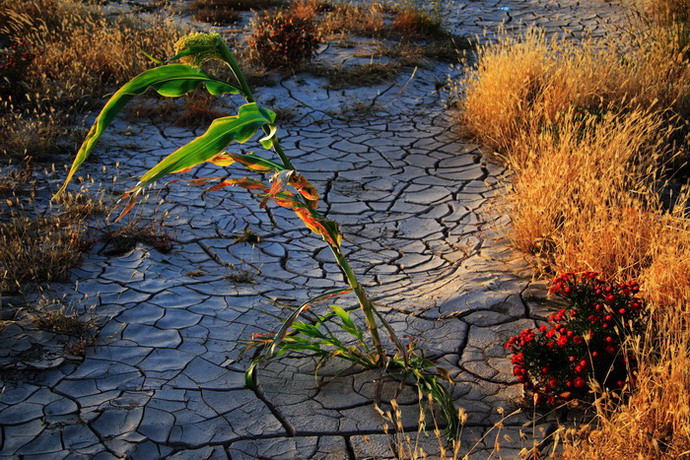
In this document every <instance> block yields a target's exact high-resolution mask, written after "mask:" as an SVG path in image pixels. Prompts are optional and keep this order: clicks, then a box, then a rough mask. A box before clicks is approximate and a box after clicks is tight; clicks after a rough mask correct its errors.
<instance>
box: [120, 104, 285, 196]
mask: <svg viewBox="0 0 690 460" xmlns="http://www.w3.org/2000/svg"><path fill="white" fill-rule="evenodd" d="M274 119H275V113H273V112H271V111H270V110H265V109H261V108H259V107H258V106H257V105H256V104H255V103H253V102H252V103H249V104H245V105H243V106H242V107H240V109H239V113H238V114H237V115H233V116H230V117H223V118H217V119H216V120H214V121H213V122H212V123H211V126H209V128H208V130H207V131H206V132H205V133H204V134H203V135H201V136H199V137H197V138H196V139H194V140H193V141H191V142H190V143H189V144H187V145H185V146H184V147H181V148H179V149H177V150H176V151H175V152H173V153H171V154H170V155H168V156H167V157H165V158H164V159H163V160H162V161H161V162H160V163H158V164H157V165H156V166H154V167H153V168H151V169H150V170H149V171H148V172H146V174H144V175H143V176H142V177H141V179H140V180H139V183H138V184H137V185H136V186H135V187H134V188H132V189H131V190H130V191H129V193H136V192H138V191H140V190H141V189H142V188H144V187H146V186H147V185H148V184H150V183H151V182H154V181H156V180H158V179H160V178H161V177H163V176H167V175H168V174H172V173H175V172H180V171H184V170H187V169H190V168H193V167H194V166H197V165H198V164H201V163H204V162H206V161H208V160H210V159H211V158H213V157H214V156H216V155H217V154H218V153H219V152H221V151H222V150H223V149H225V147H227V146H228V144H230V143H231V142H233V141H234V142H239V143H243V142H246V141H248V140H249V139H251V137H252V136H254V134H256V131H257V129H259V128H260V127H261V126H263V125H267V124H270V123H272V122H273V120H274Z"/></svg>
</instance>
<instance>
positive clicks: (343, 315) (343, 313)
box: [331, 305, 357, 329]
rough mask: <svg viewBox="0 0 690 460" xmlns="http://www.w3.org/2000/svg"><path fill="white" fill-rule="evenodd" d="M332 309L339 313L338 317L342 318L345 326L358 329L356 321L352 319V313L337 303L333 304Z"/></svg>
mask: <svg viewBox="0 0 690 460" xmlns="http://www.w3.org/2000/svg"><path fill="white" fill-rule="evenodd" d="M331 310H333V312H334V313H335V314H336V315H338V318H340V321H342V322H343V325H344V326H345V327H347V328H348V329H357V325H356V324H355V322H354V321H352V319H350V314H349V313H348V312H346V311H345V310H343V309H342V308H340V307H339V306H337V305H331Z"/></svg>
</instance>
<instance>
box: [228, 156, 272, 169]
mask: <svg viewBox="0 0 690 460" xmlns="http://www.w3.org/2000/svg"><path fill="white" fill-rule="evenodd" d="M227 155H228V156H229V157H230V158H232V159H233V160H234V161H236V162H237V163H239V164H241V165H242V166H244V167H245V168H247V169H249V170H250V171H258V172H269V171H282V170H284V169H285V168H284V167H283V166H281V165H279V164H278V163H274V162H273V161H271V160H267V159H266V158H263V157H260V156H258V155H254V154H241V153H228V154H227Z"/></svg>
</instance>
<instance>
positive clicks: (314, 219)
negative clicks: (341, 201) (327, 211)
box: [295, 207, 343, 247]
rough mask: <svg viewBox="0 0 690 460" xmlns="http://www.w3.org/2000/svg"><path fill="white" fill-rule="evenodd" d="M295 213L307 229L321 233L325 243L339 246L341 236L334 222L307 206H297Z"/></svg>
mask: <svg viewBox="0 0 690 460" xmlns="http://www.w3.org/2000/svg"><path fill="white" fill-rule="evenodd" d="M295 213H296V214H297V217H299V218H300V219H302V222H303V223H304V225H305V226H306V227H307V228H308V229H309V230H311V231H312V232H314V233H316V234H317V235H321V237H323V239H324V241H326V243H328V244H329V245H331V246H333V247H338V246H340V244H341V243H342V240H343V236H342V235H341V234H340V231H339V230H338V225H337V224H336V223H335V222H333V221H332V220H328V219H326V218H325V217H323V216H321V215H319V214H317V213H316V212H315V211H313V210H311V209H309V208H307V207H302V208H297V209H295Z"/></svg>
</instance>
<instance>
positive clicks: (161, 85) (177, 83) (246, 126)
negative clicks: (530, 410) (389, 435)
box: [56, 33, 458, 434]
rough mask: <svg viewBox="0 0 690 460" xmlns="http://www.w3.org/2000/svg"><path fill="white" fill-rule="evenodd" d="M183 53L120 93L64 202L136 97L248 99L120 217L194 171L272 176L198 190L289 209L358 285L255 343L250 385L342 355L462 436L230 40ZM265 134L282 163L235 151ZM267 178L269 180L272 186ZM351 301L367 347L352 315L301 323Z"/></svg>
mask: <svg viewBox="0 0 690 460" xmlns="http://www.w3.org/2000/svg"><path fill="white" fill-rule="evenodd" d="M176 52H177V54H176V55H175V56H174V57H172V58H170V59H168V60H167V61H165V62H160V61H156V62H157V63H159V64H161V65H160V66H158V67H156V68H153V69H151V70H147V71H145V72H143V73H141V74H140V75H138V76H137V77H135V78H134V79H132V80H131V81H130V82H128V83H126V84H125V85H124V86H123V87H122V88H120V89H119V90H118V91H117V92H115V94H113V96H112V97H111V98H110V99H109V100H108V102H107V103H106V105H105V107H104V108H103V109H102V110H101V112H100V114H99V115H98V117H97V118H96V121H95V123H94V125H93V126H92V127H91V129H90V131H89V133H88V134H87V136H86V139H85V140H84V142H83V144H82V146H81V148H80V149H79V151H78V152H77V155H76V158H75V159H74V162H73V164H72V167H71V168H70V170H69V173H68V175H67V178H66V180H65V183H64V184H63V186H62V187H61V188H60V189H59V190H58V192H57V193H56V196H58V195H60V194H61V193H63V192H64V190H65V188H66V187H67V185H68V183H69V182H70V180H71V179H72V177H73V176H74V174H75V172H76V171H77V169H78V168H79V167H80V166H81V164H82V163H83V162H84V161H85V160H86V159H87V157H88V156H89V154H90V153H91V151H92V150H93V148H94V146H95V145H96V143H97V141H98V140H99V138H100V137H101V135H102V134H103V132H104V130H105V129H106V128H107V127H108V125H109V124H110V123H111V122H112V120H113V119H114V118H115V116H116V115H117V113H118V112H119V111H120V110H121V109H122V108H123V107H124V106H125V104H126V103H127V102H129V101H130V100H131V99H132V98H133V97H135V96H137V95H139V94H142V93H144V92H146V91H147V90H149V89H153V90H155V91H156V92H158V93H159V94H160V95H163V96H167V97H180V96H184V95H185V94H186V93H188V92H190V91H193V90H196V89H197V88H201V87H205V89H206V90H207V91H208V92H209V93H210V94H212V95H222V94H234V95H239V96H240V97H241V98H243V99H244V104H243V105H241V106H240V107H239V110H238V112H237V114H236V115H231V116H227V117H221V118H218V119H216V120H214V121H213V122H212V123H211V125H210V126H209V127H208V129H207V131H206V132H205V133H204V134H202V135H201V136H199V137H197V138H196V139H194V140H192V141H191V142H189V143H188V144H187V145H184V146H183V147H180V148H179V149H177V150H176V151H174V152H173V153H171V154H170V155H168V156H167V157H165V158H164V159H163V160H162V161H160V162H159V163H158V164H157V165H156V166H154V167H153V168H151V169H150V170H149V171H147V172H146V173H145V174H144V175H143V176H142V177H141V178H140V179H139V182H138V183H137V184H136V185H135V186H134V187H132V188H131V189H129V190H128V191H127V192H126V193H125V194H124V195H123V196H122V198H121V200H120V202H121V203H123V204H124V208H123V210H122V212H121V214H120V216H119V217H118V219H120V218H122V217H123V216H124V215H126V214H127V213H128V212H129V211H130V210H131V209H132V207H133V206H134V205H135V204H136V202H137V199H138V198H139V197H140V196H141V195H142V194H143V193H144V191H145V188H146V187H147V186H149V185H151V184H152V183H153V182H155V181H157V180H159V179H161V178H163V177H165V176H167V175H170V174H174V173H180V172H184V171H189V170H190V169H192V168H194V167H196V166H198V165H200V164H203V163H205V162H210V163H213V164H216V165H219V166H222V167H230V166H240V167H242V168H244V169H246V170H248V171H250V172H253V173H257V174H260V175H262V176H264V178H263V180H262V179H256V178H252V177H246V176H244V177H231V176H219V177H212V178H205V179H195V180H192V181H190V183H192V184H195V185H207V184H210V183H213V182H216V183H215V184H214V185H212V186H210V187H209V188H207V191H216V190H221V189H223V188H225V187H229V186H237V187H241V188H245V189H247V190H250V191H254V192H258V193H259V194H260V195H261V196H262V201H261V207H265V206H267V205H268V203H269V202H272V203H274V204H275V205H277V206H279V207H283V208H287V209H290V210H292V211H293V212H295V214H296V215H297V216H298V217H299V218H300V219H301V221H302V222H303V223H304V225H305V226H306V227H307V228H308V229H309V230H311V231H312V232H314V233H316V234H317V235H320V236H321V237H322V238H323V240H324V242H325V243H326V245H327V246H328V247H329V249H330V250H331V252H332V253H333V256H334V258H335V261H336V263H337V264H338V266H339V267H340V270H341V271H342V273H343V275H344V277H345V280H346V281H347V284H348V287H347V288H344V289H339V290H335V291H330V292H327V293H325V294H322V295H320V296H318V297H316V298H314V299H311V300H309V301H308V302H306V303H304V304H302V305H301V306H300V307H298V308H296V309H294V311H293V312H292V313H291V314H290V315H289V317H288V318H287V319H286V320H285V321H284V323H283V325H282V327H281V328H280V329H279V330H278V332H276V333H275V334H272V335H271V336H270V337H267V338H260V340H253V341H251V342H250V346H255V345H263V346H264V349H263V351H262V352H261V353H260V354H259V355H258V357H257V358H256V359H254V361H253V362H252V364H251V365H250V366H249V369H248V370H247V385H248V386H250V387H251V386H253V385H255V370H256V368H257V367H258V365H259V364H260V363H261V362H263V361H265V360H267V359H270V358H273V357H277V356H280V355H282V354H284V353H286V352H313V353H315V354H317V355H318V356H319V357H320V358H321V359H322V360H327V359H331V358H335V357H340V358H344V359H346V360H349V361H351V362H354V363H356V364H359V365H361V366H363V367H366V368H375V367H379V368H386V369H394V370H396V371H397V372H399V373H400V374H401V375H403V376H405V377H412V378H414V379H415V380H416V383H417V384H418V385H419V387H420V388H421V389H422V391H424V393H426V394H430V395H431V396H432V397H433V398H434V399H435V400H436V401H437V402H438V403H439V404H440V405H441V408H442V412H443V413H444V416H445V418H446V424H447V430H448V432H449V433H450V434H453V433H456V432H457V428H458V418H457V413H456V412H455V409H454V406H453V402H452V399H451V397H450V394H449V392H448V390H447V389H446V388H445V387H444V386H443V385H441V384H440V383H439V377H443V378H448V375H447V372H445V371H444V370H443V369H441V368H437V367H436V366H435V365H434V364H433V363H432V362H430V361H428V360H426V359H424V358H423V357H422V356H421V355H420V354H419V352H417V351H416V350H415V349H414V348H413V347H412V346H410V347H407V348H406V347H405V346H404V345H403V344H402V342H401V341H400V340H399V339H398V337H397V336H396V334H395V332H394V330H393V328H392V327H391V326H390V324H389V323H388V322H387V321H386V320H385V319H384V318H383V316H381V314H380V313H379V312H378V311H377V310H376V308H375V307H374V305H373V304H372V302H371V300H370V299H369V297H368V296H367V294H366V293H365V291H364V289H363V287H362V285H361V284H360V282H359V280H358V279H357V276H356V275H355V273H354V272H353V270H352V268H351V267H350V264H349V262H348V260H347V258H346V256H345V253H344V252H343V249H342V247H341V242H342V235H341V233H340V230H339V227H338V225H337V224H336V223H335V222H334V221H332V220H329V219H327V218H326V217H324V216H323V215H322V214H320V213H319V212H318V210H317V207H318V202H319V198H320V197H319V193H318V191H317V189H316V187H314V185H312V184H311V183H310V182H309V181H308V180H307V179H306V178H305V177H304V176H302V175H301V174H299V173H298V172H297V170H296V169H295V167H294V166H293V165H292V163H291V162H290V159H289V158H288V156H287V154H286V153H285V151H284V150H283V148H282V146H281V144H280V142H279V139H278V137H277V135H276V132H277V127H276V125H275V123H274V122H275V113H274V112H272V111H270V110H267V109H265V108H262V107H260V106H259V105H258V104H257V102H256V99H255V97H254V94H253V93H252V91H251V89H250V87H249V84H248V83H247V80H246V78H245V76H244V74H243V73H242V71H241V69H240V67H239V65H238V63H237V61H236V59H235V57H234V55H233V53H232V52H231V51H230V49H229V48H228V47H227V45H226V44H225V42H224V41H223V40H222V39H221V38H220V36H219V35H218V34H202V33H197V34H191V35H188V36H186V37H183V38H182V39H181V40H180V41H179V42H178V43H177V45H176ZM208 60H220V61H222V62H223V63H225V64H226V65H227V66H228V67H229V68H230V69H231V71H232V74H233V75H234V77H235V81H234V82H228V81H224V80H221V79H218V78H216V77H213V76H211V75H209V74H207V73H205V72H204V71H202V70H201V66H202V64H203V63H204V62H206V61H208ZM178 61H179V63H178ZM259 131H261V132H262V133H263V137H261V139H260V140H259V142H260V144H261V145H262V146H263V148H264V149H266V150H267V151H272V152H274V153H275V154H276V156H277V158H274V159H269V158H266V157H264V156H260V155H256V154H241V153H234V152H228V151H226V150H225V149H226V148H227V147H228V146H229V145H230V144H232V143H244V142H247V141H249V140H250V139H252V138H253V137H255V136H256V135H257V133H258V132H259ZM265 176H269V177H268V180H266V179H265ZM173 182H174V181H173ZM120 202H118V204H119V203H120ZM347 293H354V295H355V296H356V297H357V300H358V302H359V309H360V310H361V312H362V314H363V316H364V323H365V324H366V332H367V333H368V334H367V336H368V338H367V339H365V330H363V329H361V328H360V327H359V326H357V325H356V323H355V322H354V321H353V320H352V319H351V318H350V314H349V313H348V312H346V311H345V310H343V309H340V308H338V307H332V312H331V313H330V314H327V315H324V316H322V317H317V319H316V320H315V321H313V322H311V323H309V322H305V321H301V320H299V319H300V316H303V314H304V313H305V311H307V310H308V308H309V307H310V306H311V305H312V304H315V303H316V302H319V301H323V300H326V299H328V298H331V297H335V296H339V295H343V294H347ZM334 318H335V319H337V320H338V321H339V323H337V325H338V328H339V330H340V332H341V333H344V334H345V335H349V336H350V337H351V338H352V339H354V343H355V344H354V345H352V344H351V342H352V340H350V341H349V342H348V341H342V340H341V339H339V338H338V336H336V334H334V333H333V332H332V331H331V330H330V329H329V328H328V324H329V322H331V321H332V320H333V319H334ZM379 323H380V324H381V326H382V327H383V328H384V329H385V330H386V332H387V333H388V336H389V337H390V339H391V342H392V344H393V345H394V346H395V349H396V352H395V353H394V354H392V355H391V354H387V353H386V350H385V348H384V346H383V343H382V341H381V337H380V333H379ZM331 324H332V323H331ZM341 337H342V334H341ZM255 339H256V338H255ZM369 341H370V342H369ZM448 380H450V379H448Z"/></svg>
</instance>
